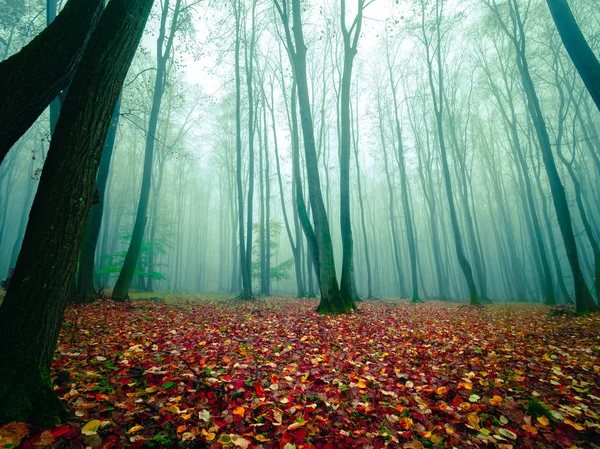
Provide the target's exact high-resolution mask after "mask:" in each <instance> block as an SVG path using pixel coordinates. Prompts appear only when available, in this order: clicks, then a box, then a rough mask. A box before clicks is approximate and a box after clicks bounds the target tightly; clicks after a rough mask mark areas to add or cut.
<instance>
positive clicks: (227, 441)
mask: <svg viewBox="0 0 600 449" xmlns="http://www.w3.org/2000/svg"><path fill="white" fill-rule="evenodd" d="M231 442H232V441H231V436H230V435H229V434H227V433H224V434H222V435H221V436H220V437H219V439H218V440H217V443H221V444H231Z"/></svg>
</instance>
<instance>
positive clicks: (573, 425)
mask: <svg viewBox="0 0 600 449" xmlns="http://www.w3.org/2000/svg"><path fill="white" fill-rule="evenodd" d="M563 422H564V423H565V424H568V425H570V426H571V427H573V428H574V429H576V430H579V431H582V430H585V427H583V426H582V425H581V424H577V423H576V422H573V421H571V420H570V419H565V420H564V421H563Z"/></svg>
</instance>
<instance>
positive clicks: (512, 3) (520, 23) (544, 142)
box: [484, 0, 596, 313]
mask: <svg viewBox="0 0 600 449" xmlns="http://www.w3.org/2000/svg"><path fill="white" fill-rule="evenodd" d="M484 2H485V3H486V5H487V6H488V7H489V8H490V10H491V11H492V13H493V14H494V17H495V18H496V20H497V22H498V24H499V25H500V28H501V29H502V31H503V32H504V34H505V35H506V36H507V37H508V38H509V40H510V41H511V43H512V45H513V48H514V50H515V54H514V55H515V58H516V64H517V68H518V70H519V74H520V75H521V84H522V87H523V90H524V91H525V95H526V97H527V110H528V112H529V116H530V118H531V122H532V123H533V127H534V130H535V133H536V136H537V138H538V143H539V148H540V152H541V154H542V160H543V162H544V168H545V169H546V174H547V176H548V181H549V183H550V191H551V192H552V201H553V203H554V209H555V211H556V218H557V220H558V225H559V227H560V231H561V234H562V237H563V241H564V243H565V249H566V251H567V258H568V259H569V265H570V266H571V271H572V273H573V283H574V285H575V304H576V308H577V312H579V313H581V312H587V311H592V310H595V309H596V304H595V303H594V300H593V299H592V296H591V294H590V291H589V289H588V287H587V285H586V283H585V278H584V276H583V272H582V270H581V265H580V263H579V256H578V254H577V253H578V252H577V243H576V241H575V234H574V231H573V224H572V221H571V213H570V211H569V204H568V202H567V195H566V193H565V188H564V185H563V183H562V180H561V178H560V175H559V173H558V169H557V167H556V162H555V160H554V154H553V153H552V145H551V143H550V137H549V135H548V129H547V127H546V120H545V118H544V115H543V113H542V108H541V104H540V100H539V97H538V95H537V92H536V89H535V85H534V84H533V79H532V78H531V73H530V70H529V62H528V60H527V54H526V36H525V24H524V22H525V20H524V18H523V16H522V15H521V12H520V10H519V5H518V1H517V0H509V2H508V4H507V6H508V19H505V18H503V17H502V15H501V13H500V9H499V7H498V5H497V3H496V0H484Z"/></svg>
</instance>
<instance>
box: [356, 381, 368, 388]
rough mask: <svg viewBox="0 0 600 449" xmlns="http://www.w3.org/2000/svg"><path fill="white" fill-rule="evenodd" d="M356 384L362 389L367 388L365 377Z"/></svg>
mask: <svg viewBox="0 0 600 449" xmlns="http://www.w3.org/2000/svg"><path fill="white" fill-rule="evenodd" d="M356 386H357V387H358V388H361V389H364V388H367V384H366V382H365V381H364V380H363V379H359V380H358V382H356Z"/></svg>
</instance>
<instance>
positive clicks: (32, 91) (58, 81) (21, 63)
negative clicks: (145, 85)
mask: <svg viewBox="0 0 600 449" xmlns="http://www.w3.org/2000/svg"><path fill="white" fill-rule="evenodd" d="M103 5H104V0H69V2H68V3H67V5H66V6H65V7H64V9H63V10H62V12H61V13H60V14H59V15H58V17H57V18H56V19H55V20H54V21H53V22H52V23H51V24H50V25H49V26H48V27H46V29H44V31H42V32H41V33H40V34H39V35H38V36H37V37H35V38H34V39H33V40H32V41H31V42H30V43H29V44H27V45H26V46H25V47H24V48H23V49H22V50H21V51H20V52H18V53H17V54H15V55H13V56H11V57H10V58H8V59H7V60H5V61H2V62H0V98H2V107H1V108H0V164H2V161H3V160H4V158H5V157H6V154H7V153H8V151H9V150H10V148H11V147H12V146H13V145H14V143H15V142H16V141H17V140H19V138H20V137H21V136H22V135H23V134H24V133H25V131H27V130H28V129H29V127H30V126H31V125H33V123H34V122H35V121H36V119H37V118H38V117H39V116H40V114H41V113H42V112H43V111H44V109H46V107H47V106H48V105H49V104H50V103H51V102H52V100H54V99H55V98H56V97H57V96H58V94H59V93H60V92H61V91H62V90H63V89H64V88H65V87H67V86H68V85H69V83H70V82H71V80H72V79H73V76H74V74H75V71H76V69H77V66H78V65H79V62H80V61H81V57H82V55H83V52H84V50H85V48H86V45H87V43H88V41H89V39H90V36H91V35H92V32H93V31H94V28H95V27H96V24H97V23H98V19H99V18H100V14H101V13H102V7H103Z"/></svg>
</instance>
